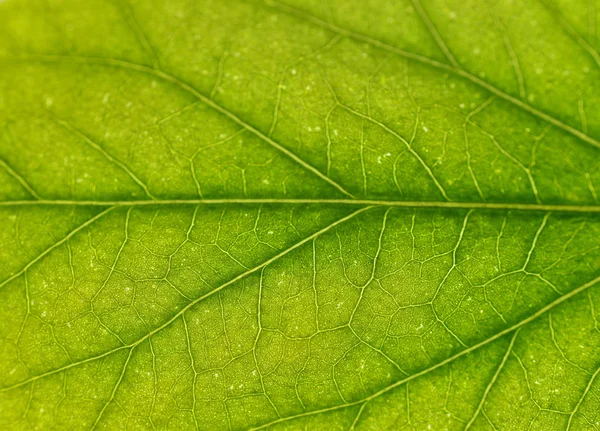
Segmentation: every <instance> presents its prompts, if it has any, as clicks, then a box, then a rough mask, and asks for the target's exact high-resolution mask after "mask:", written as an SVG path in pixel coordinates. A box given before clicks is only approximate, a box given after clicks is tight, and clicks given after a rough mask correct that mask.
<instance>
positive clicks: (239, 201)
mask: <svg viewBox="0 0 600 431" xmlns="http://www.w3.org/2000/svg"><path fill="white" fill-rule="evenodd" d="M179 205H207V206H210V205H343V206H346V205H354V206H381V207H401V208H415V209H419V208H438V209H466V210H469V209H475V210H491V211H537V212H559V213H584V214H592V213H600V205H576V204H536V203H520V202H466V201H460V202H457V201H451V202H449V201H408V200H407V201H405V200H393V199H310V198H307V199H304V198H272V199H271V198H255V199H253V198H232V199H228V198H224V199H156V200H154V199H147V200H114V201H95V200H63V199H56V200H52V199H38V200H34V199H31V200H14V201H10V200H8V201H0V207H9V208H10V207H23V206H90V207H94V206H100V207H132V206H133V207H135V206H138V207H145V206H179Z"/></svg>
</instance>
